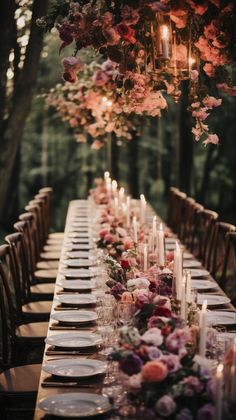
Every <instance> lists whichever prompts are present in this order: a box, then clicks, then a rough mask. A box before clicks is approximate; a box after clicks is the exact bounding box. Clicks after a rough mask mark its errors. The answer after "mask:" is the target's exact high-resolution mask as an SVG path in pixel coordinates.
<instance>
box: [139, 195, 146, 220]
mask: <svg viewBox="0 0 236 420" xmlns="http://www.w3.org/2000/svg"><path fill="white" fill-rule="evenodd" d="M140 206H141V209H140V210H141V217H140V219H141V223H142V224H143V223H145V221H146V206H147V203H146V199H145V197H144V195H143V194H141V195H140Z"/></svg>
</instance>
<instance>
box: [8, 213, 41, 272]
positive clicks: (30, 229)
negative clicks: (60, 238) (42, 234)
mask: <svg viewBox="0 0 236 420" xmlns="http://www.w3.org/2000/svg"><path fill="white" fill-rule="evenodd" d="M19 220H20V221H21V222H26V223H27V227H26V229H23V228H22V226H20V225H18V226H14V227H15V228H16V229H17V230H18V231H19V232H22V231H24V233H25V234H26V237H27V240H28V243H29V248H30V261H31V271H32V274H33V272H34V270H35V269H36V263H37V261H38V260H39V255H40V248H39V242H40V241H39V234H38V232H37V226H36V215H35V214H34V213H31V212H27V213H22V214H20V215H19Z"/></svg>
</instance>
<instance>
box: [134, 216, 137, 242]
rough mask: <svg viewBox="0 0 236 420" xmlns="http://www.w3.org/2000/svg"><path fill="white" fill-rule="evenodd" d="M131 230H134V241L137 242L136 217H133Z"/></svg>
mask: <svg viewBox="0 0 236 420" xmlns="http://www.w3.org/2000/svg"><path fill="white" fill-rule="evenodd" d="M133 231H134V243H135V244H137V243H138V226H137V219H136V217H135V216H134V217H133Z"/></svg>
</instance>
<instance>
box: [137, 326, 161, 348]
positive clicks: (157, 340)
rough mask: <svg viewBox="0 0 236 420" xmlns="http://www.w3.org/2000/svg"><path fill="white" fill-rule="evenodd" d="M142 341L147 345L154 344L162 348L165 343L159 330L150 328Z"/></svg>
mask: <svg viewBox="0 0 236 420" xmlns="http://www.w3.org/2000/svg"><path fill="white" fill-rule="evenodd" d="M141 338H142V340H143V341H144V342H145V343H147V344H152V345H153V346H160V345H161V344H162V343H163V335H162V333H161V330H160V329H159V328H156V327H154V328H150V329H149V330H147V331H146V332H145V333H144V334H143V335H142V336H141Z"/></svg>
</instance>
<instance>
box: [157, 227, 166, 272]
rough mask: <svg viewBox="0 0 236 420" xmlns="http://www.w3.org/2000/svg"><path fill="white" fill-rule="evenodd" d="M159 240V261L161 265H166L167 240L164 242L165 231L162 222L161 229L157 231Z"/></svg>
mask: <svg viewBox="0 0 236 420" xmlns="http://www.w3.org/2000/svg"><path fill="white" fill-rule="evenodd" d="M157 242H158V262H159V265H160V266H161V267H164V265H165V242H164V231H163V226H162V223H160V226H159V230H158V232H157Z"/></svg>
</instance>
